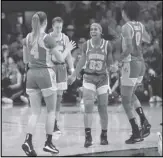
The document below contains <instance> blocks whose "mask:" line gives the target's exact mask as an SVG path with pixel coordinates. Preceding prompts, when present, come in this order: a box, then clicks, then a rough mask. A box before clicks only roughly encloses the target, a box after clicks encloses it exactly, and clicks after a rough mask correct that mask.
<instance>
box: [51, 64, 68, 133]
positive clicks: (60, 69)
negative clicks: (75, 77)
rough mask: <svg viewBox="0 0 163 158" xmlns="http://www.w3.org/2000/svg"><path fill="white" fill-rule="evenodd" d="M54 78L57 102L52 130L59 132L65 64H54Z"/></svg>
mask: <svg viewBox="0 0 163 158" xmlns="http://www.w3.org/2000/svg"><path fill="white" fill-rule="evenodd" d="M56 79H57V89H58V91H57V103H56V119H55V124H54V130H53V132H57V133H61V131H60V130H59V127H58V121H59V116H60V109H61V102H62V96H63V91H64V90H67V69H66V65H65V64H64V65H57V66H56Z"/></svg>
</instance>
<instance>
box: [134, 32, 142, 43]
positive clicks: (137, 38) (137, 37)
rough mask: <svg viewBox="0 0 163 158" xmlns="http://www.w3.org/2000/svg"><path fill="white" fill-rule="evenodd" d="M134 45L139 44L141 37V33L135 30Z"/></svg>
mask: <svg viewBox="0 0 163 158" xmlns="http://www.w3.org/2000/svg"><path fill="white" fill-rule="evenodd" d="M135 37H136V45H137V46H139V45H140V38H141V33H140V32H136V35H135Z"/></svg>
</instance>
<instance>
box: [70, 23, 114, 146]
mask: <svg viewBox="0 0 163 158" xmlns="http://www.w3.org/2000/svg"><path fill="white" fill-rule="evenodd" d="M101 34H102V27H101V25H100V24H98V23H93V24H92V25H91V27H90V35H91V39H90V40H88V41H87V42H86V43H84V44H83V54H82V57H81V59H80V61H79V62H78V64H77V67H76V69H75V71H74V73H73V74H72V75H71V77H70V78H69V79H68V82H69V84H72V82H74V80H75V79H76V77H77V76H78V75H79V73H80V71H81V69H82V68H83V66H84V65H85V68H84V77H83V100H84V105H85V112H84V125H85V144H84V147H89V146H91V145H92V136H91V126H92V117H93V116H92V112H93V106H94V97H95V94H96V92H97V95H98V111H99V115H100V120H101V128H102V130H101V137H100V138H101V145H107V144H108V140H107V129H108V113H107V105H108V93H107V91H108V75H107V69H108V67H110V65H111V64H112V63H113V61H112V47H111V44H110V42H109V41H106V40H104V39H103V38H102V37H101ZM112 69H113V70H114V69H115V67H112Z"/></svg>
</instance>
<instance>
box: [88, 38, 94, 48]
mask: <svg viewBox="0 0 163 158" xmlns="http://www.w3.org/2000/svg"><path fill="white" fill-rule="evenodd" d="M89 41H90V43H91V47H92V48H94V46H93V43H92V40H89Z"/></svg>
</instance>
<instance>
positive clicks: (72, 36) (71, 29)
mask: <svg viewBox="0 0 163 158" xmlns="http://www.w3.org/2000/svg"><path fill="white" fill-rule="evenodd" d="M66 35H67V36H68V37H69V39H70V40H72V41H75V42H76V41H77V39H76V36H75V28H74V26H73V25H68V26H67V28H66Z"/></svg>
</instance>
